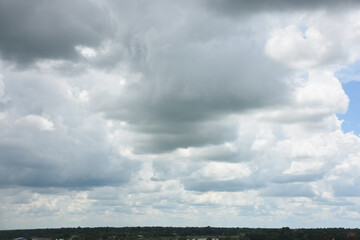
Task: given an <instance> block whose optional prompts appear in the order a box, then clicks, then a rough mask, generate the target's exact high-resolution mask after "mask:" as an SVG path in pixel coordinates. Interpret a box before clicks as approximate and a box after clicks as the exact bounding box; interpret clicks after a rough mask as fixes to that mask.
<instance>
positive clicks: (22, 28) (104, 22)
mask: <svg viewBox="0 0 360 240" xmlns="http://www.w3.org/2000/svg"><path fill="white" fill-rule="evenodd" d="M113 31H114V30H113V25H112V24H111V22H110V20H109V19H108V17H107V15H106V14H105V12H104V10H103V9H101V8H99V7H98V6H96V5H95V4H94V3H92V2H90V1H86V2H83V1H77V0H75V1H69V0H65V1H43V0H35V1H31V2H29V1H22V0H14V1H11V0H3V1H0V32H1V35H0V53H1V57H2V58H4V59H7V60H13V61H15V62H16V63H17V64H18V65H24V64H28V63H31V62H32V61H34V60H37V59H73V58H76V57H77V54H76V52H75V46H76V45H86V46H92V47H96V46H98V45H99V44H100V43H101V41H103V40H104V39H106V38H107V37H109V36H110V35H111V34H112V32H113Z"/></svg>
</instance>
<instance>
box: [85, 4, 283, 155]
mask: <svg viewBox="0 0 360 240" xmlns="http://www.w3.org/2000/svg"><path fill="white" fill-rule="evenodd" d="M199 11H200V12H199V13H198V12H196V11H191V10H189V9H186V11H185V12H183V11H175V12H173V15H174V16H175V17H177V18H176V19H174V16H173V17H172V18H171V19H169V20H167V21H169V22H170V23H171V24H169V26H163V25H161V24H159V25H156V24H157V22H155V25H153V26H152V29H151V30H148V29H143V27H144V25H145V26H147V24H148V23H146V22H145V21H144V22H142V21H141V20H139V22H138V25H139V26H136V27H135V28H134V29H135V30H133V32H131V33H129V35H127V39H130V40H129V42H130V43H131V44H130V46H127V44H126V43H124V44H123V45H124V46H127V51H126V52H127V54H125V55H123V58H122V60H124V61H125V59H126V62H128V63H130V66H131V70H132V71H135V72H138V73H140V74H141V76H142V77H141V78H140V79H138V80H137V81H136V82H134V80H132V79H128V85H126V86H125V88H124V89H123V91H121V92H119V93H118V94H116V95H115V94H110V93H108V92H96V91H94V92H93V98H92V100H93V101H92V105H93V108H94V110H96V111H100V112H103V113H104V114H105V116H106V117H107V118H111V119H117V120H122V121H126V122H128V123H129V124H130V126H131V128H132V129H133V130H134V131H136V132H140V133H144V134H145V135H147V137H148V138H147V140H146V141H143V142H139V144H138V145H136V149H135V151H137V152H166V151H171V150H174V149H176V148H178V147H189V146H204V145H207V144H220V143H222V142H224V141H231V140H233V139H234V137H235V134H234V126H235V125H236V119H230V118H229V116H230V115H234V114H239V113H243V112H244V111H246V110H251V109H256V108H261V107H264V106H268V105H272V104H279V103H281V102H283V101H284V100H285V99H286V98H287V93H288V89H287V86H286V85H285V84H284V82H283V80H284V77H285V76H286V75H287V74H288V71H287V70H286V69H285V68H283V67H281V66H280V65H278V64H277V63H274V62H273V61H272V60H270V59H268V58H267V57H265V56H264V55H263V45H262V44H261V42H262V41H264V39H263V37H264V36H260V37H259V36H257V34H255V32H254V31H253V30H252V29H248V28H247V26H246V24H241V25H239V26H238V27H237V28H236V29H232V28H231V27H230V25H229V24H228V23H227V22H221V21H219V22H218V21H216V19H212V15H209V14H208V13H207V12H202V11H203V10H202V9H199ZM146 14H148V15H151V16H152V14H154V13H152V14H150V13H148V12H146ZM146 14H145V17H144V19H145V20H146V19H147V17H148V18H150V16H148V15H146ZM185 14H187V15H190V16H192V18H191V19H192V20H184V21H182V20H181V19H183V18H184V17H185V16H184V15H185ZM199 15H200V16H199ZM152 17H154V16H152ZM180 24H181V28H179V29H178V30H177V31H175V32H174V31H173V30H172V27H171V25H173V26H176V25H180ZM259 24H260V23H259ZM204 26H207V27H205V28H204ZM259 27H261V26H260V25H259ZM169 33H171V34H169ZM199 34H201V36H199ZM244 35H247V36H249V37H250V36H251V37H253V38H254V41H248V40H247V39H245V38H244ZM255 65H256V67H254V66H255ZM259 69H261V71H259ZM259 86H261V87H259Z"/></svg>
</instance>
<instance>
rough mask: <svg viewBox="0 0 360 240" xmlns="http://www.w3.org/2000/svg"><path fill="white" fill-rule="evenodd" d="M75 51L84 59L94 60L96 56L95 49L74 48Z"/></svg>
mask: <svg viewBox="0 0 360 240" xmlns="http://www.w3.org/2000/svg"><path fill="white" fill-rule="evenodd" d="M75 49H76V51H77V52H78V53H79V54H81V56H83V57H85V58H94V57H96V56H97V52H96V51H95V49H93V48H90V47H86V46H76V47H75Z"/></svg>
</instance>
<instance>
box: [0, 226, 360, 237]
mask: <svg viewBox="0 0 360 240" xmlns="http://www.w3.org/2000/svg"><path fill="white" fill-rule="evenodd" d="M359 233H360V230H359V229H345V228H323V229H290V228H288V227H283V228H277V229H276V228H274V229H269V228H267V229H265V228H216V227H122V228H114V227H102V228H80V227H78V228H61V229H60V228H59V229H33V230H11V231H0V239H1V240H7V239H8V240H10V239H13V238H16V237H19V236H22V237H24V238H26V239H27V240H31V239H32V240H49V239H51V240H55V239H64V240H65V239H72V240H100V239H102V240H141V239H143V240H158V239H161V240H319V239H321V240H358V239H360V238H359Z"/></svg>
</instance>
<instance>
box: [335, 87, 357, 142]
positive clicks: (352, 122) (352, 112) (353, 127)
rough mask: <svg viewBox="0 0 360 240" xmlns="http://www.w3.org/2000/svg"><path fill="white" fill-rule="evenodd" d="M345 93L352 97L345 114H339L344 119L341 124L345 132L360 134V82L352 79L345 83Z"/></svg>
mask: <svg viewBox="0 0 360 240" xmlns="http://www.w3.org/2000/svg"><path fill="white" fill-rule="evenodd" d="M342 85H343V88H344V91H345V93H346V94H347V95H348V97H349V99H350V104H349V108H348V110H347V112H346V113H345V114H337V117H338V118H339V119H341V120H343V123H342V125H341V127H342V129H343V131H344V132H354V133H355V134H357V135H359V134H360V82H359V81H351V82H346V83H343V84H342Z"/></svg>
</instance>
